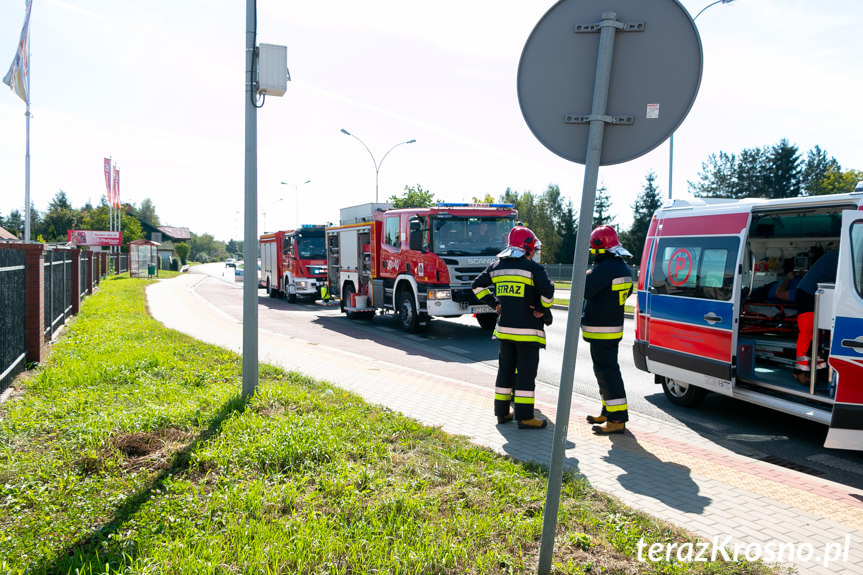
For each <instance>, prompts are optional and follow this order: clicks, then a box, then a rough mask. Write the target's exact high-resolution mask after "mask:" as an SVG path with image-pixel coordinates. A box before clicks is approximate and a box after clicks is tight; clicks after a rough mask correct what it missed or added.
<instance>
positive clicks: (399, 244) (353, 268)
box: [326, 204, 517, 332]
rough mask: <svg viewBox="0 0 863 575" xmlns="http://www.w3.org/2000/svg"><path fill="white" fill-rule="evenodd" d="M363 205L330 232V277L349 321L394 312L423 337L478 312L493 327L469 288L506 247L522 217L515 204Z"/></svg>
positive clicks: (492, 320) (492, 316) (490, 312)
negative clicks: (439, 320)
mask: <svg viewBox="0 0 863 575" xmlns="http://www.w3.org/2000/svg"><path fill="white" fill-rule="evenodd" d="M391 207H392V205H391V204H364V205H360V206H353V207H350V208H344V209H342V210H341V218H340V225H338V226H333V227H329V228H327V230H326V234H327V279H328V281H329V289H330V293H331V294H332V295H334V296H337V297H339V299H340V301H341V308H342V311H344V312H345V313H346V314H347V316H348V317H349V318H363V317H366V318H370V317H372V316H374V314H375V312H376V311H377V310H385V311H386V310H392V311H394V312H395V313H396V317H397V320H398V322H399V324H400V326H401V327H402V328H403V329H404V330H405V331H408V332H413V331H416V330H417V329H418V328H419V326H421V325H425V324H427V323H428V321H429V320H430V319H431V318H432V317H434V316H438V317H456V316H460V315H463V314H467V313H471V314H475V315H476V318H477V321H478V322H479V324H480V325H481V326H482V327H483V328H486V329H491V328H493V327H494V323H495V321H496V319H497V316H496V314H495V313H494V310H492V309H491V308H489V307H487V306H485V305H482V304H480V303H479V302H478V301H477V300H476V298H475V297H474V295H473V292H472V291H471V288H470V285H471V282H472V281H473V279H474V278H475V277H476V276H477V275H478V274H479V273H480V272H482V270H484V269H485V268H486V266H488V265H489V264H490V263H491V262H493V261H494V260H495V257H496V256H497V254H498V253H499V252H500V251H501V250H502V249H503V248H504V247H506V238H507V235H508V234H509V230H510V229H512V227H513V225H514V222H515V218H516V215H517V212H516V210H515V209H513V207H512V205H511V204H438V205H437V206H436V207H431V208H407V209H400V210H393V209H390V208H391Z"/></svg>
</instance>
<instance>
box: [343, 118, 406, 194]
mask: <svg viewBox="0 0 863 575" xmlns="http://www.w3.org/2000/svg"><path fill="white" fill-rule="evenodd" d="M341 132H342V134H346V135H348V136H351V137H352V138H355V139H356V140H357V142H359V143H360V144H362V145H363V148H365V149H366V151H367V152H368V153H369V155H370V156H371V157H372V163H373V164H374V165H375V203H378V175H379V174H380V171H381V164H383V163H384V160H385V159H386V157H387V156H388V155H389V153H390V152H392V151H393V150H395V149H396V148H398V147H399V146H401V145H402V144H413V143H414V142H416V140H407V141H404V142H399V143H398V144H396V145H395V146H393V147H392V148H390V149H389V150H387V153H386V154H384V155H383V157H382V158H381V161H380V162H378V161H376V160H375V155H374V154H372V151H371V150H370V149H369V147H368V146H366V143H365V142H363V141H362V140H360V139H359V138H358V137H357V136H356V135H354V134H351V133H350V132H348V131H347V130H345V129H344V128H342V129H341Z"/></svg>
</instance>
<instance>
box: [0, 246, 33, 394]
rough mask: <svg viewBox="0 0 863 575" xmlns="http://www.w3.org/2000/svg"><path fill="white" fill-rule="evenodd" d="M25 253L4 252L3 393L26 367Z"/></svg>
mask: <svg viewBox="0 0 863 575" xmlns="http://www.w3.org/2000/svg"><path fill="white" fill-rule="evenodd" d="M24 257H25V255H24V250H15V249H3V250H0V333H2V334H3V335H2V337H0V391H2V390H4V389H6V388H7V387H9V384H10V383H11V382H12V379H13V378H14V377H15V375H17V374H18V372H20V371H22V370H23V369H24V366H25V361H24V359H25V357H26V355H27V347H26V341H25V339H24V338H25V333H24V323H25V319H26V318H25V314H24V296H25V293H26V290H27V286H26V284H25V277H26V276H25V270H24V261H25V259H24Z"/></svg>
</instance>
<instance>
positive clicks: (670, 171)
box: [668, 132, 674, 200]
mask: <svg viewBox="0 0 863 575" xmlns="http://www.w3.org/2000/svg"><path fill="white" fill-rule="evenodd" d="M673 173H674V132H671V136H670V137H669V138H668V199H669V200H670V199H671V186H672V184H674V178H673V177H672V174H673Z"/></svg>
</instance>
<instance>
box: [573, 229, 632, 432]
mask: <svg viewBox="0 0 863 575" xmlns="http://www.w3.org/2000/svg"><path fill="white" fill-rule="evenodd" d="M590 253H591V254H593V255H594V264H593V267H591V268H590V269H589V270H588V271H587V279H586V281H585V285H584V313H583V314H582V319H581V333H582V337H583V338H584V340H585V341H586V342H588V343H589V344H590V358H591V360H592V361H593V373H594V375H596V382H597V383H598V384H599V395H600V396H601V397H602V413H601V414H600V415H599V416H596V417H595V416H592V415H588V416H587V422H588V423H593V424H596V425H594V426H593V432H594V433H597V434H600V435H605V434H609V433H622V432H623V430H624V429H625V427H626V421H627V420H628V419H629V414H628V412H627V404H626V390H625V389H624V387H623V377H622V376H621V375H620V365H618V363H617V348H618V346H619V344H620V340H621V339H622V338H623V306H624V303H625V302H626V298H627V297H628V296H629V294H630V293H632V271H631V270H630V269H629V266H628V265H626V262H624V261H623V257H625V256H626V257H628V256H631V255H632V254H630V253H629V252H628V251H627V250H626V249H625V248H624V247H623V246H621V245H620V241H619V240H618V239H617V232H616V231H614V228H612V227H610V226H599V227H597V228H596V229H595V230H593V232H591V234H590Z"/></svg>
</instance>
